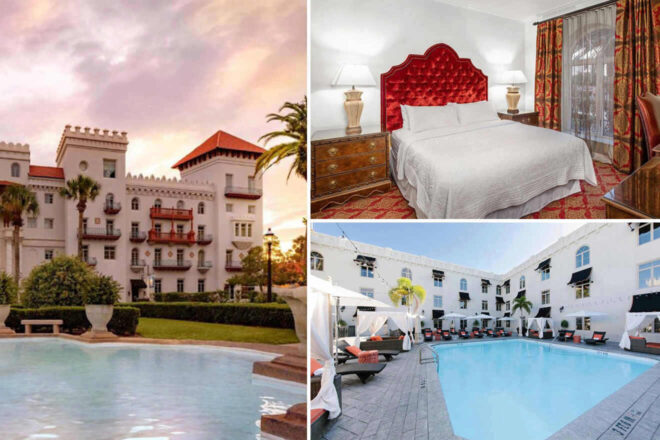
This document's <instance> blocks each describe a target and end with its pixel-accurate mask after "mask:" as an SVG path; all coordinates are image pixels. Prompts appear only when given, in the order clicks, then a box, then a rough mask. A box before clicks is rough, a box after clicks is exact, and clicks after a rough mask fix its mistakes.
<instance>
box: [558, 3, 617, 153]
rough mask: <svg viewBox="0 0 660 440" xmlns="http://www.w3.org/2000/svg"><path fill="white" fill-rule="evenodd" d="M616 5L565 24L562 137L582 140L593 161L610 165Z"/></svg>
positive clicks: (570, 20)
mask: <svg viewBox="0 0 660 440" xmlns="http://www.w3.org/2000/svg"><path fill="white" fill-rule="evenodd" d="M615 18H616V5H614V4H610V5H608V6H605V7H602V8H598V9H594V10H590V11H587V12H584V13H581V14H577V15H574V16H571V17H567V18H565V19H564V43H563V66H562V103H561V107H562V117H561V119H562V131H565V132H568V133H571V134H574V135H575V136H577V137H579V138H582V139H584V140H585V142H586V143H587V145H588V146H589V150H590V151H591V155H592V156H593V158H594V159H595V160H599V161H601V162H607V163H610V162H611V161H612V144H613V135H614V125H613V117H614V116H613V115H614V25H615Z"/></svg>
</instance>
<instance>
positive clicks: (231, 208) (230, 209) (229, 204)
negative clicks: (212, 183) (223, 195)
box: [225, 203, 234, 212]
mask: <svg viewBox="0 0 660 440" xmlns="http://www.w3.org/2000/svg"><path fill="white" fill-rule="evenodd" d="M225 211H227V212H234V205H232V204H231V203H227V204H226V205H225Z"/></svg>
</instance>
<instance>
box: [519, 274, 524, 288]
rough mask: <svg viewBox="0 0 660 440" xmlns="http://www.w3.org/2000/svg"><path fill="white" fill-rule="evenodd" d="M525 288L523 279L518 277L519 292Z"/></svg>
mask: <svg viewBox="0 0 660 440" xmlns="http://www.w3.org/2000/svg"><path fill="white" fill-rule="evenodd" d="M524 288H525V277H524V276H522V277H520V290H522V289H524Z"/></svg>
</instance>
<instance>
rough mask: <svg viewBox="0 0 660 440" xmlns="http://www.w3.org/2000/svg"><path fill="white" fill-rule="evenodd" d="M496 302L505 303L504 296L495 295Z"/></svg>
mask: <svg viewBox="0 0 660 440" xmlns="http://www.w3.org/2000/svg"><path fill="white" fill-rule="evenodd" d="M495 303H496V304H504V298H502V297H501V296H496V297H495Z"/></svg>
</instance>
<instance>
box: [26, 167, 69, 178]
mask: <svg viewBox="0 0 660 440" xmlns="http://www.w3.org/2000/svg"><path fill="white" fill-rule="evenodd" d="M28 176H30V177H47V178H49V179H64V170H63V169H62V168H58V167H43V166H39V165H30V172H29V173H28Z"/></svg>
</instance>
